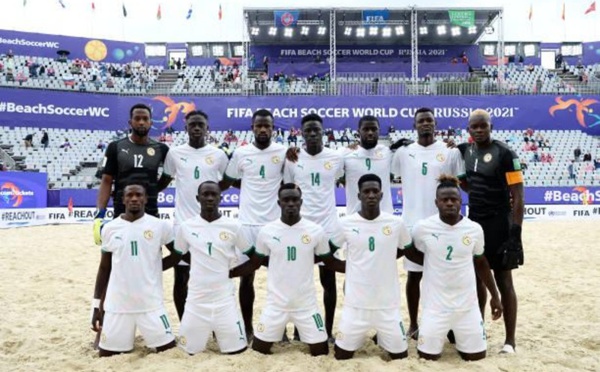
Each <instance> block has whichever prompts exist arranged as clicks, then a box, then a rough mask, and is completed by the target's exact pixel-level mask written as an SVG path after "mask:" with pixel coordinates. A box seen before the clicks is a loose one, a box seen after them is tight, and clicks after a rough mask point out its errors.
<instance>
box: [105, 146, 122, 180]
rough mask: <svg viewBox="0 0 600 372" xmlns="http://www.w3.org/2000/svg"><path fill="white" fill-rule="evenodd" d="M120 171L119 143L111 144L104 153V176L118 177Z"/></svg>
mask: <svg viewBox="0 0 600 372" xmlns="http://www.w3.org/2000/svg"><path fill="white" fill-rule="evenodd" d="M118 171H119V166H118V163H117V143H116V142H111V143H109V144H108V147H107V148H106V152H105V153H104V160H103V161H102V174H108V175H109V176H113V177H114V176H116V175H117V173H118Z"/></svg>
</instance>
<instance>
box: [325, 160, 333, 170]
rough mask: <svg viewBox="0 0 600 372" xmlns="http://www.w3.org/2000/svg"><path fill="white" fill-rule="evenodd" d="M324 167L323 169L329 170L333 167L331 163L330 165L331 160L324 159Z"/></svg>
mask: <svg viewBox="0 0 600 372" xmlns="http://www.w3.org/2000/svg"><path fill="white" fill-rule="evenodd" d="M323 166H324V167H325V169H327V170H330V169H331V168H333V165H331V162H329V161H326V162H325V164H324V165H323Z"/></svg>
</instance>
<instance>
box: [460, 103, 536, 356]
mask: <svg viewBox="0 0 600 372" xmlns="http://www.w3.org/2000/svg"><path fill="white" fill-rule="evenodd" d="M491 130H492V122H491V119H490V115H489V114H488V113H487V111H485V110H481V109H480V110H475V111H473V113H471V116H470V117H469V134H470V135H471V137H472V138H473V140H474V142H473V143H470V144H468V143H464V144H461V145H460V146H459V150H460V151H461V153H462V155H463V157H464V160H465V169H466V177H465V178H464V180H465V181H466V184H465V183H463V185H462V186H463V187H464V188H465V191H467V192H468V194H469V218H470V219H471V220H473V221H475V222H477V223H479V224H480V225H481V227H482V228H483V233H484V237H485V257H486V258H487V260H488V262H489V264H490V267H491V269H492V270H494V279H495V280H496V284H497V285H498V289H499V290H500V296H501V298H502V307H503V308H504V328H505V331H506V339H505V341H504V347H503V348H502V351H501V352H502V353H514V352H515V346H516V344H515V331H516V327H517V295H516V293H515V289H514V287H513V280H512V270H513V269H516V268H518V267H519V265H522V264H523V244H522V242H521V225H522V224H523V210H524V208H523V174H522V173H521V162H520V160H519V157H518V156H517V155H516V154H515V153H514V151H512V150H511V149H510V148H509V147H508V146H507V145H506V144H505V143H503V142H500V141H498V140H492V138H491ZM478 292H479V306H480V308H481V312H482V314H483V313H484V310H485V303H486V297H487V293H486V291H485V288H484V287H483V285H482V283H481V282H480V281H479V282H478Z"/></svg>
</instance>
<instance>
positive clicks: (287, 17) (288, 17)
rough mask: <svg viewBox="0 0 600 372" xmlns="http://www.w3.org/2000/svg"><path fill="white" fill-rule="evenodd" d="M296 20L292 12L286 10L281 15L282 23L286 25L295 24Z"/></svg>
mask: <svg viewBox="0 0 600 372" xmlns="http://www.w3.org/2000/svg"><path fill="white" fill-rule="evenodd" d="M294 21H295V19H294V15H293V14H292V13H288V12H286V13H283V14H282V15H281V24H282V25H283V26H284V27H288V26H291V25H293V24H294Z"/></svg>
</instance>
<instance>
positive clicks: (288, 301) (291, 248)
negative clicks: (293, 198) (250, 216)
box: [256, 218, 330, 311]
mask: <svg viewBox="0 0 600 372" xmlns="http://www.w3.org/2000/svg"><path fill="white" fill-rule="evenodd" d="M329 253H330V250H329V246H328V244H327V238H326V237H325V232H324V231H323V229H322V228H321V227H320V226H319V225H317V224H315V223H312V222H310V221H309V220H307V219H304V218H302V219H301V220H300V221H299V222H297V223H296V224H294V225H293V226H289V225H287V224H285V223H283V222H281V220H276V221H273V222H271V223H269V224H267V225H265V226H263V227H262V229H260V232H259V233H258V238H257V241H256V254H258V255H261V256H269V268H268V274H267V306H269V307H273V308H275V309H278V310H282V311H305V310H311V309H314V308H315V307H316V306H317V292H316V290H315V281H314V278H313V272H314V265H315V255H319V256H324V255H328V254H329Z"/></svg>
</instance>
